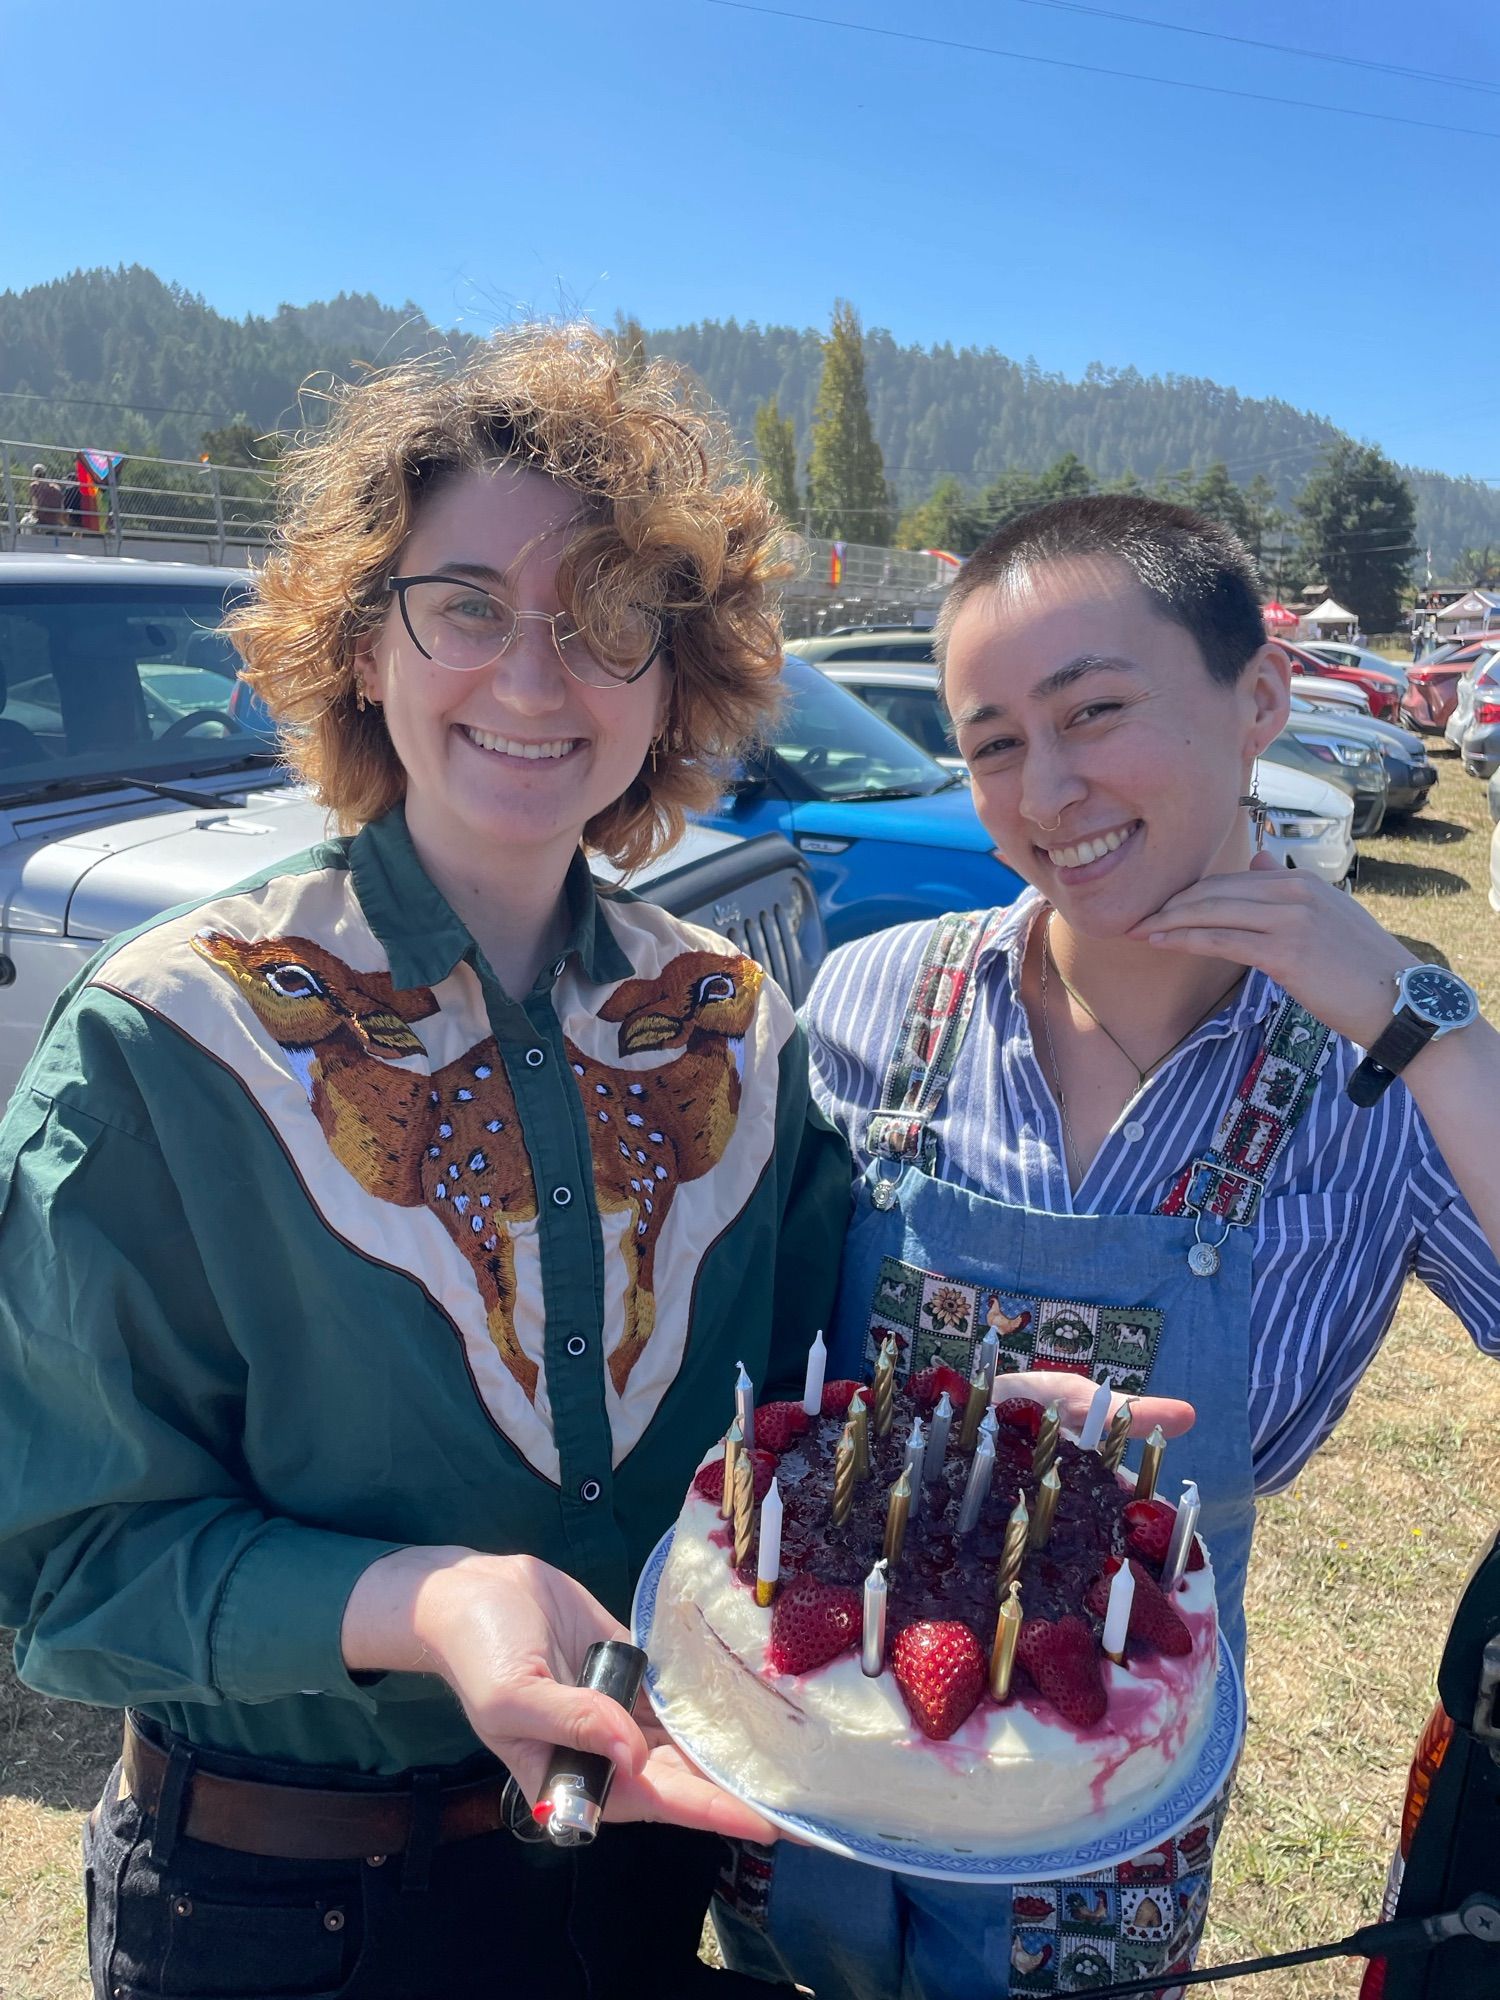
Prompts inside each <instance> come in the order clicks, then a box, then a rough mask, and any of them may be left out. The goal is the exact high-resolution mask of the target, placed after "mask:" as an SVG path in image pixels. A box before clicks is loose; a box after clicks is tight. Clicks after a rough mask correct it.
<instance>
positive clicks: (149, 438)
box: [0, 266, 1500, 569]
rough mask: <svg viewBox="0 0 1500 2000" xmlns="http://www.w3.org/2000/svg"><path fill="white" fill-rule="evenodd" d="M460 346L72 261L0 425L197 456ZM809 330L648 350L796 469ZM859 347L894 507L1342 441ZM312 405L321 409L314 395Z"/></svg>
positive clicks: (1102, 377) (1323, 433)
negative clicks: (214, 438) (302, 402)
mask: <svg viewBox="0 0 1500 2000" xmlns="http://www.w3.org/2000/svg"><path fill="white" fill-rule="evenodd" d="M467 339H468V336H466V335H463V334H454V335H449V334H444V333H441V332H439V331H438V330H436V329H434V328H433V327H432V326H430V325H429V324H428V322H427V321H426V319H425V318H424V317H423V315H422V314H421V313H420V312H419V311H418V310H417V308H416V307H415V306H413V305H410V304H408V305H405V306H402V307H399V308H397V307H391V306H385V305H382V304H381V303H380V302H379V301H378V300H377V299H374V298H372V297H369V296H368V295H362V294H356V295H350V294H342V295H340V296H339V297H338V298H335V299H330V300H328V301H326V302H317V303H313V304H309V305H305V306H282V307H280V308H279V309H278V311H277V312H276V313H275V314H274V315H273V316H272V317H270V318H247V319H245V320H233V319H227V318H225V317H224V316H223V315H222V314H220V313H217V312H215V311H214V310H213V309H212V308H211V307H210V306H209V305H207V304H206V303H205V301H204V300H203V299H202V298H201V297H198V296H195V295H194V294H192V293H190V292H187V291H185V290H183V289H182V288H181V287H180V286H177V285H168V284H164V283H163V282H162V281H161V279H159V278H158V277H157V276H156V275H155V274H154V273H152V272H150V271H146V270H143V269H141V268H140V267H139V266H135V267H132V268H130V269H124V268H121V269H119V270H114V271H106V270H96V271H77V272H74V273H72V274H71V275H70V276H68V277H66V278H59V279H57V280H55V281H54V282H52V283H50V284H46V285H39V286H35V287H33V288H32V289H30V290H28V291H24V292H3V293H0V436H5V437H11V438H24V439H30V440H33V441H35V442H37V443H59V444H62V443H67V444H80V445H82V444H89V445H97V446H100V447H112V448H114V449H116V450H124V451H128V452H137V453H142V452H160V453H164V454H165V455H167V456H169V457H182V458H196V457H197V456H198V454H199V452H200V450H201V449H202V446H203V438H204V434H205V433H206V432H210V431H216V430H222V429H223V428H225V427H227V426H230V425H233V424H234V423H236V422H237V421H244V422H248V423H249V424H250V425H251V426H252V427H253V428H254V429H255V430H257V431H269V430H275V429H278V428H282V427H285V426H287V425H289V424H291V423H294V422H295V421H297V392H298V388H299V385H300V384H302V383H303V382H305V381H307V380H308V379H309V378H314V379H316V378H317V377H318V376H319V375H320V374H322V375H325V376H326V375H327V374H328V373H329V372H332V373H334V374H337V375H341V376H342V375H347V374H348V373H349V372H350V371H351V369H354V368H355V367H357V366H358V365H359V364H360V363H367V364H374V365H379V364H381V363H384V362H388V361H392V360H395V359H397V358H399V357H400V356H402V355H405V354H410V353H418V352H423V351H429V350H431V349H434V348H438V347H454V346H462V345H464V344H466V342H467ZM821 340H822V337H821V335H820V334H819V333H818V332H817V331H815V330H813V329H810V328H808V329H797V328H793V327H761V326H756V325H753V324H751V325H744V326H741V325H739V324H738V323H737V322H735V321H734V320H726V321H722V322H719V321H712V320H707V321H703V322H702V323H700V324H698V325H695V326H687V327H675V328H666V329H661V330H659V331H657V332H654V333H650V334H648V335H647V342H648V345H649V346H650V347H651V348H652V350H653V351H656V352H659V353H662V354H666V355H670V356H671V357H673V358H674V359H676V360H679V361H681V362H683V363H684V364H686V365H687V366H688V367H690V368H691V369H692V370H693V371H694V372H695V373H696V374H697V375H698V376H699V377H700V378H701V379H702V381H703V382H704V383H705V385H706V386H707V388H708V389H709V391H710V393H711V394H712V395H714V396H715V397H716V398H717V399H718V401H719V402H721V403H722V404H723V406H724V407H725V409H726V410H727V411H728V413H729V416H730V418H731V420H732V422H733V424H734V426H735V429H736V430H737V431H738V432H739V433H740V435H741V436H742V437H745V438H746V439H748V438H749V437H750V436H751V434H752V430H753V425H754V417H755V410H756V407H757V406H758V405H759V404H760V403H762V402H764V401H765V400H766V399H767V398H768V397H770V396H772V395H774V396H775V397H776V398H777V399H778V401H779V403H780V407H781V410H782V413H783V414H784V415H787V416H790V417H791V418H792V419H793V420H794V422H795V424H796V428H797V437H798V444H799V449H800V452H801V461H802V464H803V466H804V467H805V464H806V452H807V427H808V421H809V418H810V417H811V414H812V407H813V401H814V398H815V396H816V393H817V385H818V374H819V370H820V367H821V363H822V345H821ZM865 350H866V382H867V386H868V391H869V399H870V410H871V415H872V417H873V420H874V428H875V436H876V439H877V441H878V442H879V444H880V446H881V449H882V451H883V453H884V456H885V465H886V471H887V475H888V477H889V479H890V483H891V485H892V487H893V489H894V492H895V496H896V499H897V501H898V502H899V503H900V504H901V505H908V504H910V503H912V502H913V501H916V500H919V499H921V498H923V497H924V496H925V495H926V494H927V493H929V492H930V491H931V490H932V487H933V486H934V485H935V484H936V482H937V480H938V479H939V478H940V477H942V476H943V475H944V474H953V475H956V476H957V477H958V478H959V479H960V480H962V481H963V483H964V484H965V485H966V486H968V487H972V488H978V487H981V486H984V485H986V484H988V483H989V482H990V481H992V480H993V479H995V478H996V477H997V476H998V475H999V474H1000V473H1002V472H1004V471H1006V470H1008V469H1012V468H1019V469H1021V470H1026V471H1041V470H1042V469H1043V468H1044V467H1046V466H1048V465H1051V464H1052V463H1053V462H1054V461H1055V460H1057V459H1058V458H1059V457H1060V456H1061V455H1062V454H1063V453H1065V452H1069V451H1071V452H1073V453H1074V454H1076V456H1077V457H1078V458H1079V459H1080V460H1081V461H1082V462H1083V464H1084V465H1086V466H1088V467H1089V468H1090V469H1091V470H1092V471H1093V472H1094V473H1095V474H1096V475H1097V476H1098V477H1099V478H1100V479H1102V480H1112V479H1117V478H1118V477H1119V476H1120V475H1121V474H1123V473H1125V472H1127V471H1130V472H1134V473H1136V474H1137V475H1138V476H1139V478H1140V479H1141V480H1143V481H1144V482H1145V483H1147V484H1148V485H1149V484H1151V483H1152V482H1154V481H1155V479H1156V478H1157V477H1158V476H1160V475H1165V474H1170V473H1173V472H1176V471H1178V470H1180V469H1182V468H1185V467H1188V466H1193V467H1196V468H1199V469H1200V470H1201V469H1202V468H1204V467H1206V466H1208V465H1209V464H1210V463H1211V462H1212V461H1214V460H1216V459H1220V460H1223V461H1224V462H1225V464H1226V465H1227V466H1228V469H1229V473H1230V476H1231V477H1232V478H1233V479H1234V480H1236V481H1237V482H1239V483H1242V484H1248V482H1249V481H1250V480H1251V479H1253V478H1254V477H1255V476H1256V474H1258V473H1263V474H1264V475H1265V476H1266V478H1267V479H1269V480H1270V481H1271V483H1272V484H1273V486H1274V487H1275V488H1276V492H1277V497H1278V498H1279V499H1280V500H1281V502H1282V503H1283V504H1286V503H1288V502H1290V500H1291V499H1292V498H1293V496H1294V495H1295V493H1296V491H1297V489H1298V488H1299V487H1300V486H1301V484H1302V482H1303V481H1304V480H1305V479H1306V478H1307V477H1308V476H1309V475H1310V474H1311V473H1312V472H1313V471H1315V470H1316V468H1317V466H1318V464H1319V461H1320V458H1321V455H1322V453H1323V451H1324V449H1325V448H1326V446H1327V445H1328V444H1329V443H1330V442H1332V441H1333V439H1334V438H1335V437H1336V436H1337V435H1338V433H1337V432H1336V431H1335V429H1334V427H1333V426H1332V425H1331V424H1329V423H1328V422H1327V421H1326V420H1324V419H1323V418H1321V417H1317V416H1314V415H1311V414H1309V413H1307V412H1305V411H1301V410H1296V409H1293V408H1292V407H1291V405H1290V404H1287V403H1281V402H1276V401H1269V400H1264V399H1256V398H1251V397H1245V396H1241V395H1239V394H1238V393H1237V392H1236V391H1235V390H1233V389H1226V388H1223V387H1221V386H1220V385H1219V384H1217V383H1214V382H1208V381H1204V380H1201V379H1198V378H1195V377H1190V376H1167V377H1161V376H1147V375H1141V374H1140V373H1139V372H1138V371H1136V370H1135V369H1133V368H1127V369H1121V370H1109V369H1105V368H1102V367H1099V366H1097V365H1096V366H1094V367H1091V368H1090V369H1088V370H1087V372H1086V373H1085V375H1084V376H1083V378H1082V380H1081V381H1076V382H1074V381H1069V380H1067V379H1066V378H1065V377H1063V376H1061V375H1056V374H1047V373H1045V372H1044V371H1043V370H1042V369H1041V368H1040V367H1039V366H1038V365H1037V363H1036V362H1035V361H1032V360H1026V361H1015V360H1012V359H1010V358H1009V357H1007V356H1005V355H1003V354H998V353H996V352H994V351H993V350H992V349H984V350H980V349H977V348H954V347H950V346H946V345H945V346H940V347H936V348H931V349H927V348H921V347H903V346H901V345H899V344H898V343H897V342H896V341H895V340H893V339H892V338H891V336H890V335H889V334H888V333H885V332H882V331H880V330H878V329H877V330H873V331H871V332H870V333H868V334H867V336H866V343H865ZM307 414H308V415H309V416H311V417H315V416H316V404H315V403H310V404H309V405H308V406H307ZM1407 470H1408V476H1409V477H1410V479H1411V482H1412V485H1413V487H1414V488H1415V490H1416V493H1417V497H1418V502H1419V515H1418V527H1417V533H1418V537H1419V539H1420V540H1421V541H1422V542H1424V543H1425V542H1427V541H1429V540H1430V541H1431V543H1432V548H1433V555H1434V559H1435V562H1436V563H1437V565H1438V567H1439V569H1441V568H1442V566H1443V565H1444V563H1445V562H1447V561H1448V560H1449V559H1450V558H1451V557H1452V556H1453V555H1455V554H1456V553H1457V551H1458V550H1460V549H1463V548H1468V547H1476V546H1484V545H1487V544H1490V543H1495V542H1500V492H1496V491H1494V490H1492V489H1491V488H1489V487H1487V486H1483V485H1481V484H1479V483H1478V482H1477V481H1474V480H1460V479H1450V478H1447V477H1445V476H1444V475H1442V474H1440V473H1432V472H1426V471H1420V470H1414V469H1410V468H1408V469H1407Z"/></svg>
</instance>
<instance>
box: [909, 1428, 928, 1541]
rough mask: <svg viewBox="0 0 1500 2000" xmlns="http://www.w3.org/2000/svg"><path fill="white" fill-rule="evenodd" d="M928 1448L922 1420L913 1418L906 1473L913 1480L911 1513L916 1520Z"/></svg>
mask: <svg viewBox="0 0 1500 2000" xmlns="http://www.w3.org/2000/svg"><path fill="white" fill-rule="evenodd" d="M926 1454H927V1447H926V1445H925V1444H924V1443H923V1441H922V1419H921V1418H920V1417H913V1418H912V1420H911V1431H910V1434H909V1435H908V1437H907V1440H906V1471H907V1473H908V1475H909V1476H910V1478H911V1511H912V1516H913V1518H914V1519H915V1517H916V1515H917V1514H918V1513H919V1512H920V1511H921V1507H922V1461H923V1459H924V1458H925V1457H926Z"/></svg>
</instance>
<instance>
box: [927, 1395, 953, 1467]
mask: <svg viewBox="0 0 1500 2000" xmlns="http://www.w3.org/2000/svg"><path fill="white" fill-rule="evenodd" d="M952 1428H953V1404H952V1402H951V1401H950V1400H949V1396H948V1391H947V1390H946V1389H945V1390H944V1391H943V1393H942V1395H941V1396H939V1397H938V1399H937V1408H936V1409H935V1410H934V1411H933V1413H932V1429H931V1430H930V1431H929V1432H928V1433H927V1456H926V1458H925V1459H924V1460H923V1461H922V1477H923V1478H924V1479H941V1478H942V1476H943V1464H944V1461H945V1460H946V1458H947V1456H948V1433H949V1431H950V1430H952Z"/></svg>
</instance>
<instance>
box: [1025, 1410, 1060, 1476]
mask: <svg viewBox="0 0 1500 2000" xmlns="http://www.w3.org/2000/svg"><path fill="white" fill-rule="evenodd" d="M1061 1436H1062V1411H1061V1410H1060V1409H1059V1408H1058V1406H1057V1404H1056V1403H1049V1404H1048V1405H1047V1408H1046V1410H1045V1412H1044V1413H1043V1416H1042V1427H1041V1429H1040V1430H1039V1431H1038V1432H1037V1434H1036V1443H1035V1444H1034V1445H1033V1446H1032V1450H1031V1470H1032V1472H1033V1473H1034V1474H1035V1476H1036V1477H1037V1478H1038V1479H1044V1478H1045V1477H1046V1476H1047V1472H1048V1470H1049V1468H1050V1467H1051V1466H1053V1465H1054V1464H1055V1463H1056V1462H1057V1446H1058V1440H1059V1438H1060V1437H1061Z"/></svg>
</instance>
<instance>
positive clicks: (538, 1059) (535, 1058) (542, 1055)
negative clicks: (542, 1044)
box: [526, 1049, 547, 1069]
mask: <svg viewBox="0 0 1500 2000" xmlns="http://www.w3.org/2000/svg"><path fill="white" fill-rule="evenodd" d="M546 1060H547V1051H546V1050H545V1049H528V1050H527V1051H526V1067H527V1068H528V1069H540V1068H541V1066H542V1064H543V1063H544V1062H545V1061H546Z"/></svg>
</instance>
